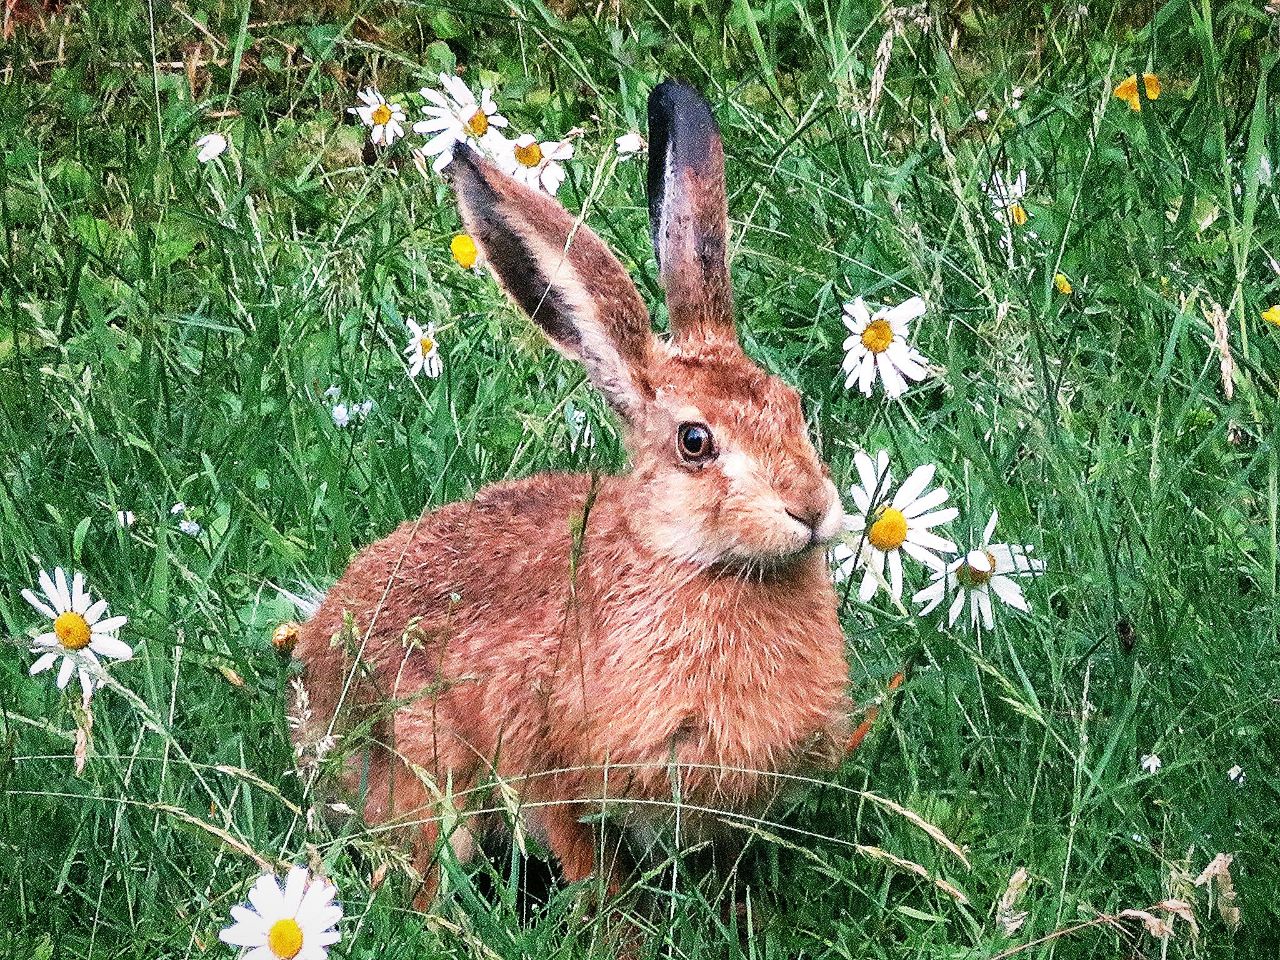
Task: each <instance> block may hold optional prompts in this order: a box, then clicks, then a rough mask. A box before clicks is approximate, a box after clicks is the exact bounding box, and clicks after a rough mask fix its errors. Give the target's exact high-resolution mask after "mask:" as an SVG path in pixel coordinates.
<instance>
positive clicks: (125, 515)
mask: <svg viewBox="0 0 1280 960" xmlns="http://www.w3.org/2000/svg"><path fill="white" fill-rule="evenodd" d="M137 519H138V518H137V517H135V516H134V515H133V511H132V510H117V511H116V523H118V524H120V526H122V527H126V528H128V527H132V526H133V522H134V521H135V520H137Z"/></svg>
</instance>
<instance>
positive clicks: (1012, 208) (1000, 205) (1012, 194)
mask: <svg viewBox="0 0 1280 960" xmlns="http://www.w3.org/2000/svg"><path fill="white" fill-rule="evenodd" d="M984 189H985V191H986V194H987V198H988V199H989V200H990V201H991V206H992V209H994V210H995V212H996V219H998V220H1012V221H1013V222H1014V223H1016V224H1017V225H1018V226H1022V224H1023V223H1026V219H1027V213H1026V210H1024V209H1023V207H1022V201H1023V199H1024V198H1025V197H1026V195H1027V171H1025V170H1019V171H1018V175H1017V177H1015V178H1014V180H1013V182H1012V183H1010V182H1009V181H1007V180H1006V179H1005V178H1004V175H1003V174H1001V173H1000V171H999V170H997V171H996V172H995V173H993V174H992V175H991V180H990V182H989V183H988V184H987V185H986V187H985V188H984ZM1019 211H1020V212H1019Z"/></svg>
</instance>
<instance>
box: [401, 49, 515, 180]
mask: <svg viewBox="0 0 1280 960" xmlns="http://www.w3.org/2000/svg"><path fill="white" fill-rule="evenodd" d="M440 85H441V86H442V87H444V92H443V93H441V92H440V91H439V90H432V89H431V88H430V87H423V88H422V90H421V93H422V97H423V99H424V100H426V101H427V104H426V106H424V107H423V108H422V112H423V113H425V114H426V115H427V119H426V120H419V121H418V122H417V123H415V124H414V125H413V132H414V133H417V134H422V135H423V136H426V135H428V134H430V135H431V136H430V139H428V140H427V142H426V143H425V144H423V146H422V148H421V152H422V155H423V157H424V159H425V158H426V157H435V161H434V162H433V163H432V165H431V169H433V170H434V171H435V172H436V173H439V172H440V171H441V170H443V169H444V168H445V167H447V166H448V165H449V163H450V161H452V160H453V151H454V148H455V147H457V145H458V144H460V143H467V142H471V143H474V144H476V145H477V146H480V147H482V148H484V149H486V150H487V151H488V152H490V153H492V152H494V149H495V148H497V147H499V146H500V145H501V144H500V143H499V141H501V142H502V143H505V142H506V141H505V140H504V138H503V137H502V135H501V134H499V133H498V129H500V128H502V127H505V126H506V125H507V118H506V117H504V116H503V115H502V114H500V113H498V107H497V104H495V103H494V102H493V91H492V90H490V89H489V88H488V87H485V88H484V89H483V90H481V91H480V100H479V101H478V102H477V101H476V97H475V94H474V93H472V92H471V90H470V88H469V87H468V86H467V85H466V84H465V83H463V82H462V80H460V79H459V78H458V77H455V76H451V75H450V74H447V73H442V74H440Z"/></svg>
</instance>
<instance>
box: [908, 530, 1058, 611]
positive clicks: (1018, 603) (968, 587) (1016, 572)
mask: <svg viewBox="0 0 1280 960" xmlns="http://www.w3.org/2000/svg"><path fill="white" fill-rule="evenodd" d="M996 519H997V514H996V513H995V511H992V513H991V519H990V520H988V521H987V526H986V529H985V530H983V532H982V545H981V546H980V547H977V548H975V549H973V550H970V551H969V552H968V553H966V554H965V555H964V556H963V557H957V558H956V559H955V560H952V561H951V562H950V563H948V564H947V566H946V569H944V570H938V571H936V572H935V573H934V575H933V580H932V581H931V582H930V584H929V585H928V586H927V587H925V588H924V589H923V590H921V591H920V592H919V593H917V594H916V595H915V596H914V597H912V602H913V603H922V604H924V606H922V607H921V608H920V613H921V614H922V615H923V614H927V613H929V612H931V611H932V610H933V609H934V608H935V607H937V606H938V605H939V604H940V603H942V601H943V600H944V599H946V598H948V597H950V598H951V606H950V607H949V608H948V610H947V620H946V623H947V625H948V626H955V623H956V621H957V620H959V619H960V616H961V614H963V613H964V607H965V602H966V600H967V601H968V604H969V622H970V625H971V626H973V627H974V628H975V629H977V627H978V625H979V623H981V625H982V627H983V628H984V629H986V630H993V629H994V628H995V625H996V618H995V610H994V609H993V608H992V605H991V596H992V594H994V595H995V597H996V599H997V600H999V601H1000V602H1001V603H1003V604H1005V605H1006V606H1009V607H1012V608H1013V609H1015V610H1021V611H1023V612H1024V613H1026V612H1029V610H1030V608H1029V607H1028V606H1027V600H1026V597H1024V596H1023V594H1022V587H1021V586H1020V585H1019V584H1018V582H1017V580H1015V579H1014V578H1015V577H1025V576H1028V575H1033V574H1036V573H1040V572H1041V571H1042V570H1044V561H1043V560H1035V559H1032V558H1031V557H1028V556H1027V554H1028V553H1029V552H1030V551H1031V547H1029V546H1019V545H1018V544H1008V543H992V542H991V538H992V537H993V536H994V535H995V532H996Z"/></svg>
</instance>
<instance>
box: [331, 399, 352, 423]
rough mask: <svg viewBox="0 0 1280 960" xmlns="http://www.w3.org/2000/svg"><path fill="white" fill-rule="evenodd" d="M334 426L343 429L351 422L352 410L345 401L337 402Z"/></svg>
mask: <svg viewBox="0 0 1280 960" xmlns="http://www.w3.org/2000/svg"><path fill="white" fill-rule="evenodd" d="M332 414H333V423H334V426H336V427H338V428H339V429H341V428H342V427H345V426H346V425H347V424H348V423H350V422H351V411H350V410H348V409H347V405H346V404H345V403H339V404H337V405H336V406H335V407H334V408H333V411H332Z"/></svg>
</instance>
